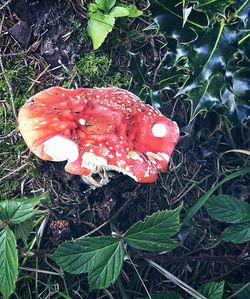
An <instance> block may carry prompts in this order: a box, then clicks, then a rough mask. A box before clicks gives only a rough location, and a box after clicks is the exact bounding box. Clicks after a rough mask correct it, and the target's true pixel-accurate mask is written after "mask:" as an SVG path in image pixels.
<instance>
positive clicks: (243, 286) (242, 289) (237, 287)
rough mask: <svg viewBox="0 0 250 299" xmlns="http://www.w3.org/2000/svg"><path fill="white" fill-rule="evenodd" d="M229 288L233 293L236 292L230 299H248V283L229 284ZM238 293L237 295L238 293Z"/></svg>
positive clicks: (249, 285)
mask: <svg viewBox="0 0 250 299" xmlns="http://www.w3.org/2000/svg"><path fill="white" fill-rule="evenodd" d="M229 286H230V288H231V289H232V290H233V292H234V293H236V292H237V294H235V295H234V296H232V298H236V299H246V298H250V282H248V283H235V284H232V283H229ZM238 292H239V293H238Z"/></svg>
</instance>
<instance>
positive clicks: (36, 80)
mask: <svg viewBox="0 0 250 299" xmlns="http://www.w3.org/2000/svg"><path fill="white" fill-rule="evenodd" d="M49 67H50V64H49V65H47V66H46V68H45V69H44V70H43V71H42V72H41V73H40V74H39V75H38V76H37V77H36V79H35V80H34V81H33V83H32V84H31V85H30V87H29V88H28V91H30V90H31V89H32V88H33V87H34V85H35V84H36V83H39V81H38V80H39V79H40V78H41V77H42V76H43V75H44V74H45V73H46V72H47V70H48V69H49Z"/></svg>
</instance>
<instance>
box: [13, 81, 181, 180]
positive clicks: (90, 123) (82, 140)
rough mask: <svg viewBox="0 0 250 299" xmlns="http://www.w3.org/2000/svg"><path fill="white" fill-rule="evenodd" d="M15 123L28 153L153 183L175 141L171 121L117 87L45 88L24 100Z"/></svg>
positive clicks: (82, 170)
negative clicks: (111, 171)
mask: <svg viewBox="0 0 250 299" xmlns="http://www.w3.org/2000/svg"><path fill="white" fill-rule="evenodd" d="M18 122H19V129H20V132H21V134H22V136H23V138H24V140H25V142H26V143H27V145H28V147H29V148H30V150H31V151H32V152H33V153H35V154H36V155H37V156H38V157H40V158H41V159H43V160H52V161H68V163H67V164H66V166H65V170H66V171H67V172H70V173H72V174H77V175H82V176H84V177H87V178H88V177H91V175H92V174H95V173H103V172H104V173H106V171H107V170H117V171H120V172H123V173H125V174H127V175H129V176H130V177H132V178H133V179H134V180H135V181H137V182H140V183H149V182H154V181H155V180H156V179H157V175H158V173H159V172H160V171H165V170H166V169H167V167H168V162H169V159H170V155H171V154H172V152H173V150H174V147H175V145H176V143H177V142H178V139H179V128H178V126H177V124H176V123H175V122H173V121H171V120H169V119H167V118H166V117H165V116H163V115H162V114H161V113H160V112H159V111H158V110H157V109H155V108H153V107H151V106H149V105H146V104H144V103H142V101H141V100H140V99H139V98H138V97H137V96H135V95H134V94H133V93H131V92H129V91H126V90H123V89H119V88H80V89H75V90H67V89H64V88H60V87H52V88H49V89H47V90H44V91H42V92H39V93H38V94H36V95H34V96H33V97H31V98H30V99H29V100H28V101H27V103H26V104H24V106H23V107H22V108H21V109H20V111H19V115H18Z"/></svg>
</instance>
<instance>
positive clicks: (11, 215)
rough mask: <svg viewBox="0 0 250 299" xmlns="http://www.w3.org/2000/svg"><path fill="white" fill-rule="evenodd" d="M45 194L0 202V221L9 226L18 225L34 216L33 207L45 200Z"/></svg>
mask: <svg viewBox="0 0 250 299" xmlns="http://www.w3.org/2000/svg"><path fill="white" fill-rule="evenodd" d="M47 196H48V194H47V193H44V194H42V195H41V196H37V197H33V198H21V199H14V200H4V201H1V202H0V219H1V220H2V221H4V222H7V223H11V224H18V223H21V222H24V221H26V220H27V219H29V218H31V217H32V216H33V215H34V212H35V211H34V207H35V206H36V205H37V204H38V203H39V202H40V201H41V200H45V198H46V197H47Z"/></svg>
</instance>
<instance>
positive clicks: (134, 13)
mask: <svg viewBox="0 0 250 299" xmlns="http://www.w3.org/2000/svg"><path fill="white" fill-rule="evenodd" d="M126 8H127V10H128V17H130V18H137V17H139V16H141V15H142V11H141V10H139V9H138V8H137V7H136V6H135V5H133V4H131V5H128V6H127V7H126Z"/></svg>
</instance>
